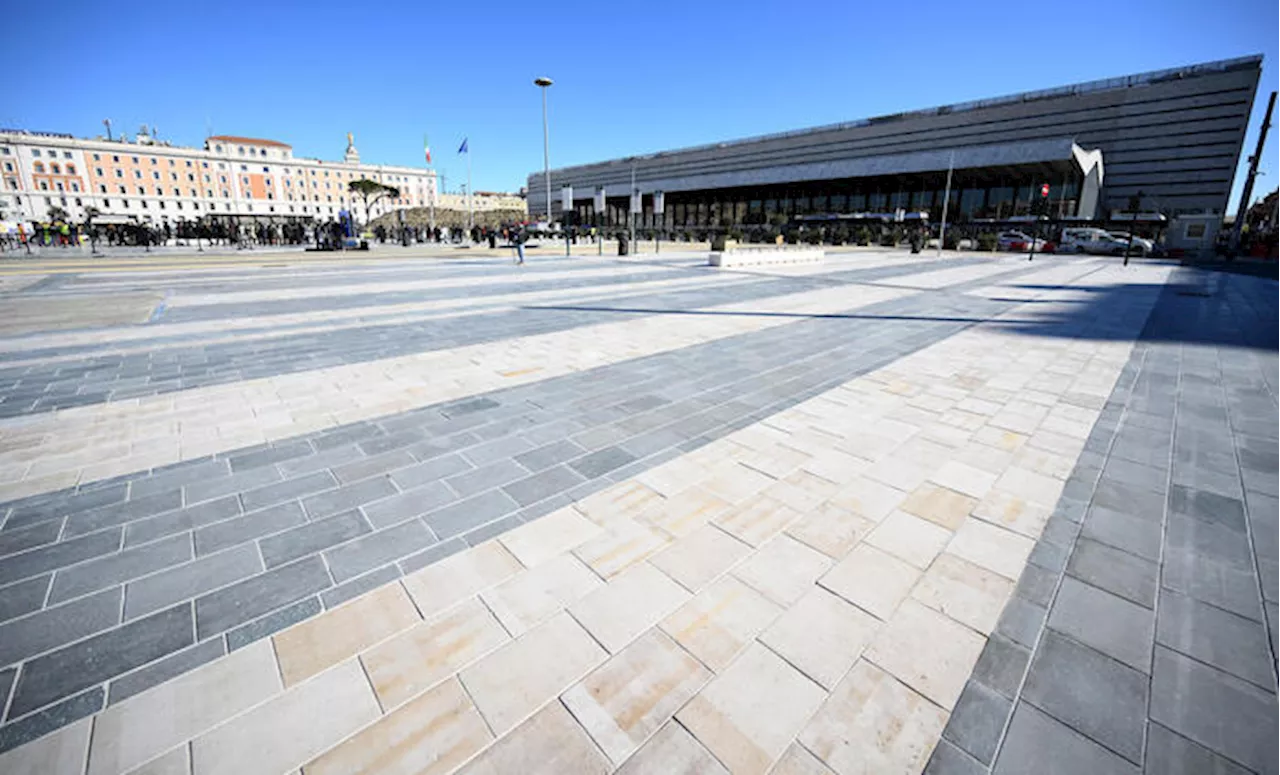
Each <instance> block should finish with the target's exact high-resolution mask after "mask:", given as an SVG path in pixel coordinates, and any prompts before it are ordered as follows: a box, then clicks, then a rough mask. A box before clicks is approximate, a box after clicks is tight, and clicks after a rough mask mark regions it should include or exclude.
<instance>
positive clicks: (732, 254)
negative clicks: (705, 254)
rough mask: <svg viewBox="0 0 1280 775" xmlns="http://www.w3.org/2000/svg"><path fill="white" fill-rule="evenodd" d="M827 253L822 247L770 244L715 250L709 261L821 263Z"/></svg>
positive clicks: (728, 263) (723, 264)
mask: <svg viewBox="0 0 1280 775" xmlns="http://www.w3.org/2000/svg"><path fill="white" fill-rule="evenodd" d="M826 255H827V254H826V251H824V250H822V249H821V248H811V247H792V246H787V245H769V246H767V247H766V246H761V247H750V248H730V249H728V250H725V251H722V252H713V253H711V255H710V260H709V261H708V262H707V263H708V264H710V265H711V266H719V267H733V266H763V265H774V264H821V263H822V261H823V259H824V258H825V257H826Z"/></svg>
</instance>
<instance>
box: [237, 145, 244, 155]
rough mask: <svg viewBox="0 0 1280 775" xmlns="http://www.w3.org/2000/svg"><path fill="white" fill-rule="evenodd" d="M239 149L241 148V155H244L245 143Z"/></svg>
mask: <svg viewBox="0 0 1280 775" xmlns="http://www.w3.org/2000/svg"><path fill="white" fill-rule="evenodd" d="M237 150H239V151H240V155H241V156H244V146H243V145H242V146H240V147H239V148H238V149H237Z"/></svg>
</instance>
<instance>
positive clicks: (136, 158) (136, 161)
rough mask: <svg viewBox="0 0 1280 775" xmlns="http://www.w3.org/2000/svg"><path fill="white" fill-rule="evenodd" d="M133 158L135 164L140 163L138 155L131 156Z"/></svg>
mask: <svg viewBox="0 0 1280 775" xmlns="http://www.w3.org/2000/svg"><path fill="white" fill-rule="evenodd" d="M131 158H132V159H133V163H134V164H137V163H138V157H137V156H133V157H131Z"/></svg>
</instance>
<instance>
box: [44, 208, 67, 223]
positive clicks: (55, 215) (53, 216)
mask: <svg viewBox="0 0 1280 775" xmlns="http://www.w3.org/2000/svg"><path fill="white" fill-rule="evenodd" d="M67 218H68V216H67V211H66V210H63V209H62V208H61V207H58V206H57V205H54V206H53V207H50V208H49V223H67V222H68V221H67Z"/></svg>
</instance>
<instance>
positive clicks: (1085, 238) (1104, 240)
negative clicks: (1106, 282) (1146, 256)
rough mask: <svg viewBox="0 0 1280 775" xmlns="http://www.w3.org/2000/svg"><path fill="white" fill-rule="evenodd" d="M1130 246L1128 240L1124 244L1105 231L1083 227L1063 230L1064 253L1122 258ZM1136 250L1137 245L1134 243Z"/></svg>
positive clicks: (1062, 248)
mask: <svg viewBox="0 0 1280 775" xmlns="http://www.w3.org/2000/svg"><path fill="white" fill-rule="evenodd" d="M1128 246H1129V240H1128V238H1125V240H1124V241H1123V242H1121V241H1120V240H1118V239H1116V238H1115V237H1113V236H1111V234H1110V233H1109V232H1107V231H1106V230H1104V229H1098V228H1093V227H1081V228H1074V229H1063V230H1062V247H1061V250H1062V252H1064V253H1094V254H1097V255H1104V256H1122V255H1124V251H1125V248H1127V247H1128ZM1134 248H1135V250H1136V249H1137V243H1136V242H1135V243H1134Z"/></svg>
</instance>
